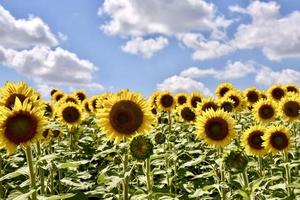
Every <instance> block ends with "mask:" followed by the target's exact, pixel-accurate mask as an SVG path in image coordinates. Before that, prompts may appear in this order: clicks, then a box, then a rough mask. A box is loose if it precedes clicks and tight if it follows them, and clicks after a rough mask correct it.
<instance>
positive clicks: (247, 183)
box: [242, 169, 249, 188]
mask: <svg viewBox="0 0 300 200" xmlns="http://www.w3.org/2000/svg"><path fill="white" fill-rule="evenodd" d="M242 176H243V180H244V186H245V188H247V187H248V186H249V179H248V174H247V169H245V170H244V171H243V172H242Z"/></svg>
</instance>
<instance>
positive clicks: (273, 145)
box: [263, 126, 291, 153]
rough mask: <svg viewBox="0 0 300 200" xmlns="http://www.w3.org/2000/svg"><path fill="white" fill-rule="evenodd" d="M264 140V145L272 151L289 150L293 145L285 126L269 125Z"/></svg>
mask: <svg viewBox="0 0 300 200" xmlns="http://www.w3.org/2000/svg"><path fill="white" fill-rule="evenodd" d="M263 140H264V143H263V146H264V147H265V148H266V149H267V150H269V151H271V152H272V153H278V152H282V151H288V150H289V148H290V147H291V138H290V133H289V130H288V129H287V128H285V127H284V126H271V127H269V128H268V129H267V130H266V134H265V135H264V136H263Z"/></svg>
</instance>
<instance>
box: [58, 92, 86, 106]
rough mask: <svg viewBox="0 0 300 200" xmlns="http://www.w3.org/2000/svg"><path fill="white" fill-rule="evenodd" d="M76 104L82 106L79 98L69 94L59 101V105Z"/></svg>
mask: <svg viewBox="0 0 300 200" xmlns="http://www.w3.org/2000/svg"><path fill="white" fill-rule="evenodd" d="M69 102H71V103H75V104H78V105H79V104H80V103H81V101H80V100H79V98H78V97H77V96H76V95H74V94H67V95H64V96H63V97H62V98H61V99H60V100H59V101H58V103H69Z"/></svg>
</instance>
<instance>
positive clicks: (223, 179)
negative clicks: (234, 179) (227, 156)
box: [219, 148, 226, 200]
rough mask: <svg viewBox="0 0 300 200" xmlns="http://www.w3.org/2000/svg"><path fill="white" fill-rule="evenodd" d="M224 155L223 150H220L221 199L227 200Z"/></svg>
mask: <svg viewBox="0 0 300 200" xmlns="http://www.w3.org/2000/svg"><path fill="white" fill-rule="evenodd" d="M222 154H223V149H222V148H219V159H220V189H221V194H220V195H221V199H222V200H226V191H225V190H224V187H223V184H224V182H225V173H224V168H223V162H222Z"/></svg>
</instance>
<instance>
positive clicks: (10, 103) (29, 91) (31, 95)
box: [0, 81, 42, 109]
mask: <svg viewBox="0 0 300 200" xmlns="http://www.w3.org/2000/svg"><path fill="white" fill-rule="evenodd" d="M0 94H1V95H2V97H1V98H0V106H1V105H2V106H5V107H6V108H9V109H12V108H13V107H14V104H15V100H16V98H18V99H19V100H20V101H21V103H22V102H23V101H24V100H25V99H26V98H28V101H29V102H31V103H32V104H33V106H40V105H41V104H42V102H41V101H39V100H38V99H39V94H38V93H37V92H36V91H35V90H34V89H33V88H31V87H29V86H28V85H27V84H26V83H25V82H17V83H11V82H9V81H7V82H6V83H5V87H3V88H0Z"/></svg>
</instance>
